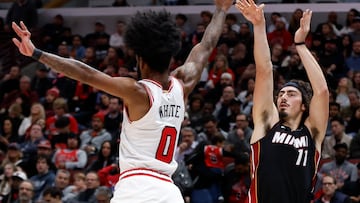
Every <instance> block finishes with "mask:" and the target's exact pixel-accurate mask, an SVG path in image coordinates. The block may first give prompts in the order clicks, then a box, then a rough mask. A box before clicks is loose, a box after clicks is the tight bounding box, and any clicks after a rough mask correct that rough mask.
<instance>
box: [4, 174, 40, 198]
mask: <svg viewBox="0 0 360 203" xmlns="http://www.w3.org/2000/svg"><path fill="white" fill-rule="evenodd" d="M23 181H27V175H26V174H25V173H24V172H22V171H15V172H14V173H13V174H12V181H11V186H10V188H11V189H10V192H9V194H8V195H5V196H4V197H3V199H2V202H15V201H16V200H17V199H18V198H19V185H20V184H21V183H22V182H23ZM25 185H29V186H30V185H31V186H32V190H31V189H30V192H33V189H34V187H33V185H32V183H31V181H27V184H25ZM31 186H30V187H31ZM30 187H29V188H30Z"/></svg>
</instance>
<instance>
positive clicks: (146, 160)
mask: <svg viewBox="0 0 360 203" xmlns="http://www.w3.org/2000/svg"><path fill="white" fill-rule="evenodd" d="M139 82H140V83H141V84H143V85H144V86H145V88H146V90H147V92H148V95H149V99H150V109H149V111H148V112H147V113H146V114H145V115H144V116H143V117H142V118H141V119H139V120H137V121H130V119H129V117H128V113H127V109H126V108H125V109H124V120H123V124H122V131H121V135H120V139H121V141H120V148H119V161H120V172H121V173H124V172H126V171H129V170H135V169H150V170H154V171H156V172H159V173H162V174H165V175H168V176H171V175H172V174H173V172H174V171H175V170H176V167H177V163H176V161H175V159H174V155H175V149H176V145H177V142H178V138H179V133H180V127H181V123H182V121H183V119H184V112H185V104H184V92H183V86H182V85H181V83H180V82H179V81H178V80H177V79H176V78H174V77H171V85H170V87H169V90H163V88H162V86H161V85H160V84H158V83H157V82H155V81H152V80H148V79H144V80H141V81H139Z"/></svg>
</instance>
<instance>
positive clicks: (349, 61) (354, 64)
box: [345, 23, 360, 72]
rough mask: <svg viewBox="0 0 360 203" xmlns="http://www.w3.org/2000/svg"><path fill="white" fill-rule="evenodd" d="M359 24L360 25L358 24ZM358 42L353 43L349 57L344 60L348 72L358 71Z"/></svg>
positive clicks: (359, 52)
mask: <svg viewBox="0 0 360 203" xmlns="http://www.w3.org/2000/svg"><path fill="white" fill-rule="evenodd" d="M359 24H360V23H359ZM359 58H360V40H358V41H354V42H353V44H352V52H351V56H349V57H347V58H346V59H345V63H346V66H347V68H348V69H349V71H351V72H354V71H360V59H359Z"/></svg>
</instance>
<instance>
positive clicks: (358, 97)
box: [341, 88, 360, 133]
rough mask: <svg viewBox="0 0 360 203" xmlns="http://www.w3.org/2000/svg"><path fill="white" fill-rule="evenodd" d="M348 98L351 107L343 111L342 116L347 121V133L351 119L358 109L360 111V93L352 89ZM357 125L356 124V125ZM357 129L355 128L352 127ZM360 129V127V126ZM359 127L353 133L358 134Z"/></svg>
mask: <svg viewBox="0 0 360 203" xmlns="http://www.w3.org/2000/svg"><path fill="white" fill-rule="evenodd" d="M347 96H348V98H349V104H350V105H349V106H348V107H347V108H344V109H342V111H341V114H342V116H343V118H344V119H345V120H346V121H347V125H346V132H347V133H348V132H349V131H348V126H349V121H350V119H351V117H353V116H354V115H355V112H356V109H358V107H360V91H359V90H357V89H354V88H352V89H351V90H349V91H348V94H347ZM354 124H355V123H354ZM352 127H355V126H352ZM359 128H360V126H359ZM356 129H357V127H355V128H354V129H353V130H352V132H355V133H357V132H358V130H356Z"/></svg>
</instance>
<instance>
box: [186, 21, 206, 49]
mask: <svg viewBox="0 0 360 203" xmlns="http://www.w3.org/2000/svg"><path fill="white" fill-rule="evenodd" d="M205 28H206V25H205V24H203V23H198V24H197V25H196V29H195V31H194V32H193V33H192V34H191V36H190V40H191V44H192V46H195V45H196V44H198V43H199V42H200V41H201V39H202V37H203V35H204V33H205Z"/></svg>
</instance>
